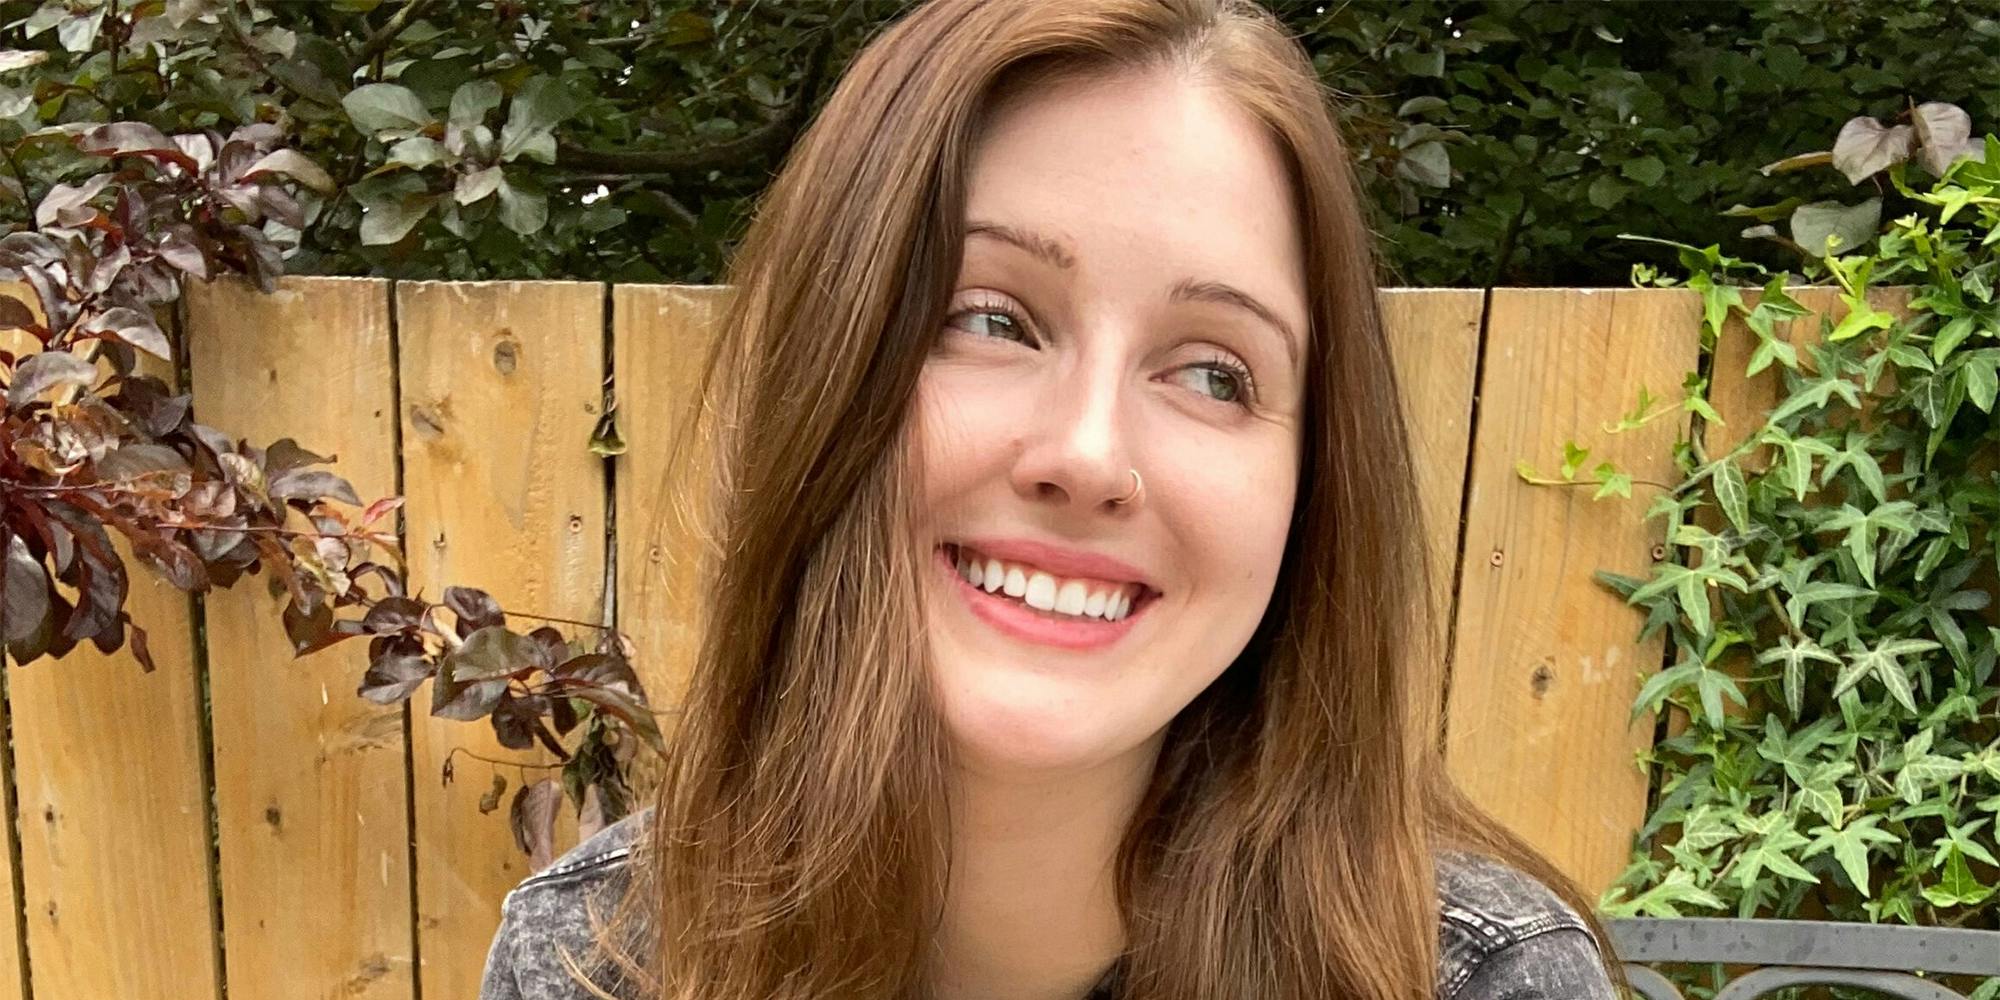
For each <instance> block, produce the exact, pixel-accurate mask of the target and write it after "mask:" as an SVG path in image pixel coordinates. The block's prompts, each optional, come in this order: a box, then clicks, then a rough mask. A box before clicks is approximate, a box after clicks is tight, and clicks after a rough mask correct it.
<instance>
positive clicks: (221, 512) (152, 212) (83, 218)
mask: <svg viewBox="0 0 2000 1000" xmlns="http://www.w3.org/2000/svg"><path fill="white" fill-rule="evenodd" d="M281 137H282V136H281V133H280V131H279V129H278V128H277V127H276V126H273V125H268V124H258V125H246V126H244V127H242V128H239V129H237V130H236V131H235V132H234V133H232V134H230V135H228V136H226V137H225V136H223V135H222V134H220V133H217V132H212V131H211V132H191V133H184V134H179V135H174V136H168V135H166V134H164V133H162V132H160V131H159V130H158V129H155V128H153V127H152V126H150V125H144V124H140V123H136V122H116V123H111V124H106V125H98V126H81V127H67V128H63V129H59V130H55V131H52V132H50V133H49V134H47V135H45V136H43V137H41V139H42V141H44V142H45V143H47V144H50V145H61V146H63V147H65V148H66V149H67V150H68V151H69V153H70V155H72V156H75V157H78V158H79V162H82V163H85V164H87V165H92V166H95V167H96V170H95V172H92V173H90V174H88V176H87V177H85V178H83V179H81V180H80V181H79V182H78V183H75V184H67V183H59V184H56V185H55V186H54V187H53V188H52V189H51V190H50V191H49V192H48V193H47V195H46V196H44V197H43V198H42V199H41V201H40V202H39V203H38V204H37V205H36V206H35V211H34V215H33V218H32V220H31V224H30V226H29V227H28V228H23V229H19V230H16V231H13V232H9V233H7V234H6V235H5V236H4V237H0V277H4V278H7V279H14V280H20V281H24V282H26V283H27V285H28V286H29V287H30V288H31V289H32V290H33V292H34V297H35V299H36V302H37V304H38V305H39V307H40V310H39V313H37V311H36V310H34V309H31V308H30V307H29V306H28V305H27V304H25V303H23V302H22V301H21V300H20V299H16V298H12V297H0V331H5V332H10V333H13V334H14V336H15V337H16V338H18V341H17V342H16V343H15V344H13V345H12V346H13V347H14V348H15V349H14V350H0V366H4V370H3V371H0V388H4V390H5V411H4V420H0V549H4V551H5V553H6V569H5V573H4V575H0V609H4V614H0V621H4V626H5V627H4V629H0V633H4V636H0V638H4V641H5V643H6V649H7V653H8V654H9V658H10V660H11V661H12V662H15V663H19V664H24V665H30V666H28V667H27V668H28V669H33V667H32V666H31V665H32V663H33V662H34V661H36V660H40V659H43V658H45V657H48V658H55V657H61V656H62V655H63V654H64V653H66V652H68V651H69V650H70V649H72V648H74V647H75V645H76V644H77V643H79V642H84V641H89V642H92V643H94V644H95V645H96V646H97V647H98V648H99V649H100V650H102V651H104V652H106V653H110V652H114V651H116V650H118V649H121V648H124V647H125V644H126V641H127V636H128V630H129V638H130V649H131V651H132V653H133V655H134V656H135V657H136V658H137V660H138V661H139V663H140V664H141V665H142V666H143V667H144V668H145V669H147V670H151V669H153V663H152V658H151V656H150V655H149V653H148V651H147V645H146V633H145V630H144V629H143V628H142V627H141V626H140V625H138V624H137V623H134V622H133V621H132V620H131V617H130V616H129V615H128V614H127V613H126V612H125V609H124V604H125V598H126V594H127V591H128V589H129V582H130V581H129V576H128V574H127V572H126V567H125V562H124V558H123V557H122V556H121V554H120V553H119V551H118V550H117V549H116V548H114V547H113V545H112V542H111V538H112V536H111V534H110V533H111V532H114V531H115V532H117V533H118V534H119V535H120V536H122V537H123V538H124V539H125V540H126V542H127V543H128V544H129V546H130V549H131V552H132V553H133V555H134V556H135V557H136V558H138V559H139V560H140V561H141V562H143V563H145V564H146V565H147V566H148V567H150V568H151V569H152V570H153V571H155V572H157V573H158V574H160V575H161V576H162V577H164V578H165V579H166V580H167V581H168V582H170V583H172V584H173V585H174V586H176V587H178V588H180V589H182V590H187V591H202V590H207V589H208V588H209V587H211V586H229V585H231V584H232V583H235V582H236V581H238V580H239V579H240V578H241V577H243V576H245V575H252V574H258V573H260V572H268V576H267V580H268V581H269V583H270V585H271V587H272V590H273V593H274V594H275V593H279V592H284V593H287V594H288V596H289V600H288V603H287V604H286V606H285V610H284V612H283V619H284V627H285V631H286V632H287V634H288V635H289V636H290V637H291V640H292V644H293V648H294V650H295V652H296V653H297V654H298V655H301V656H303V655H305V654H307V653H310V652H314V651H316V650H320V649H324V648H326V647H328V646H331V645H334V644H335V643H338V642H341V641H344V640H347V639H351V638H358V637H364V636H365V637H368V639H369V657H368V659H369V666H368V669H367V673H366V674H365V676H363V677H362V678H361V679H360V683H359V686H358V693H359V694H360V695H361V696H363V697H365V698H368V699H370V700H372V701H375V702H378V703H380V704H385V705H393V704H399V703H401V702H403V701H405V700H406V699H408V698H410V697H411V696H412V695H413V694H414V693H415V692H416V691H417V690H418V689H419V688H421V687H422V686H423V685H424V684H425V683H426V682H432V691H431V713H432V714H433V715H438V716H442V717H444V718H450V719H458V720H462V721H478V720H482V719H483V720H486V721H488V722H489V723H490V724H491V725H492V727H493V731H494V734H495V736H496V737H497V738H498V740H499V741H500V743H501V745H503V746H505V747H508V748H510V749H515V750H526V749H529V748H531V747H533V746H535V745H536V744H540V745H541V746H543V747H545V748H546V749H547V750H548V751H549V752H550V753H552V754H554V755H555V756H556V757H557V759H559V760H561V761H563V762H564V768H563V773H562V781H561V784H558V782H557V781H556V780H555V779H550V780H548V781H544V782H540V783H537V784H535V785H530V786H526V787H523V788H522V789H520V790H519V791H518V792H517V794H516V796H515V799H514V808H513V810H511V815H512V816H513V818H514V823H515V827H516V831H517V833H518V835H519V837H520V840H521V843H522V845H523V847H524V849H528V848H531V847H540V848H541V850H540V852H539V853H542V854H546V852H547V846H548V842H549V838H550V836H551V833H552V825H553V822H554V818H555V813H554V803H555V800H558V799H560V797H561V792H560V791H559V790H558V789H566V790H567V791H568V792H569V793H570V797H571V799H572V800H573V802H574V803H575V804H576V807H577V808H578V809H579V810H580V811H581V810H583V809H584V807H585V804H586V800H589V801H591V802H593V803H594V804H595V805H594V808H595V809H596V810H597V815H598V816H599V817H600V818H601V819H603V820H610V819H616V818H617V817H618V816H619V815H620V814H622V813H623V812H624V811H625V810H626V808H627V806H628V803H629V800H630V799H631V794H630V791H629V789H627V787H626V782H625V777H624V775H625V772H626V766H625V765H626V763H627V762H628V761H629V760H630V758H631V755H632V752H633V751H634V750H635V749H636V748H637V746H639V745H640V742H639V741H637V740H633V741H625V740H622V739H621V734H634V735H637V736H640V737H642V738H643V739H644V745H647V746H651V747H653V748H654V749H659V748H660V744H661V739H660V733H659V730H658V727H657V726H656V724H655V722H654V720H653V718H652V716H651V714H650V713H649V711H648V710H647V708H646V704H645V699H644V694H643V692H642V691H641V688H640V684H639V679H638V677H637V675H636V674H635V673H634V671H633V670H632V667H631V666H630V664H629V663H628V662H627V660H626V655H627V654H626V644H625V642H624V640H623V639H622V637H619V636H617V635H615V634H613V633H610V632H608V631H607V632H601V633H599V634H598V636H597V637H596V640H597V641H596V642H595V643H594V644H589V645H585V646H582V647H577V648H573V647H572V644H571V642H570V641H569V640H568V639H566V638H565V637H564V636H563V635H562V633H561V632H559V631H558V630H556V629H554V628H552V627H548V626H543V627H540V628H537V629H535V630H533V631H531V632H527V633H525V634H523V633H520V632H516V631H513V630H511V629H509V628H508V627H507V623H506V614H505V612H503V611H502V609H501V608H500V606H499V605H498V604H497V603H496V602H495V601H494V600H493V598H492V597H491V596H489V595H488V594H486V593H485V592H484V591H481V590H477V589H473V588H468V587H447V588H446V589H445V590H444V595H443V600H442V602H433V601H428V600H424V599H422V598H421V597H420V596H417V595H412V594H410V593H408V591H407V588H406V587H405V570H404V567H403V564H402V555H401V546H400V545H399V543H398V531H397V530H396V529H397V526H396V523H395V517H394V514H395V512H396V510H397V509H398V508H399V507H401V506H402V500H401V498H395V497H391V498H385V499H382V500H377V501H375V502H373V503H369V504H366V505H365V506H364V505H363V503H362V501H361V498H360V497H358V496H357V495H355V492H354V487H353V486H352V485H350V484H349V483H348V482H347V481H346V480H345V479H342V478H341V477H340V476H338V475H336V474H335V473H334V472H332V471H330V470H329V469H326V468H322V466H324V465H326V464H327V463H328V462H329V461H331V459H329V458H327V457H323V456H320V455H316V454H314V453H312V452H311V451H309V450H307V449H305V448H303V447H301V446H300V445H299V444H298V443H297V442H296V441H294V440H293V439H291V438H284V439H281V440H279V441H277V442H276V443H274V444H272V445H270V446H269V447H263V448H260V447H256V446H253V445H250V444H249V443H247V442H244V441H238V440H234V439H232V438H231V437H230V435H228V434H227V433H225V432H223V431H222V430H219V429H217V428H214V427H210V426H208V425H205V424H202V423H198V422H196V421H195V420H194V419H193V417H192V407H191V402H192V400H191V397H190V396H189V395H187V394H175V393H174V391H173V390H172V388H171V387H170V386H169V384H168V383H167V382H166V381H164V380H162V379H161V378H158V377H155V376H152V375H148V374H144V373H142V371H141V370H140V368H139V359H140V355H141V354H145V355H151V356H153V357H155V358H157V359H158V361H159V362H161V367H164V368H167V370H171V368H170V367H168V366H170V365H171V364H172V362H173V361H174V358H175V354H176V350H175V340H176V339H177V337H176V335H177V334H178V331H177V330H172V332H171V333H170V329H171V327H168V328H163V327H162V325H161V324H160V322H159V321H158V319H157V316H158V310H160V309H161V307H164V306H168V305H170V304H172V303H174V302H177V301H178V300H179V299H180V297H181V291H182V288H183V282H184V281H186V280H187V279H188V278H196V279H207V278H212V277H216V276H220V275H225V274H237V273H241V274H247V275H249V276H250V278H251V279H252V280H253V281H255V282H256V283H257V284H258V285H259V286H260V287H261V288H263V290H265V291H267V292H268V291H270V290H271V289H272V288H273V287H274V285H275V282H276V281H277V278H278V276H279V274H280V273H281V272H282V270H283V266H284V260H283V258H284V255H285V252H286V251H287V250H288V249H290V247H289V246H288V245H287V241H286V240H285V238H284V237H285V235H286V234H290V235H292V236H296V234H297V233H298V231H299V229H300V227H301V224H302V219H301V210H300V207H299V201H298V198H297V197H296V196H295V194H294V192H293V190H291V189H290V188H288V187H286V186H285V184H284V183H281V182H282V181H292V182H296V183H297V184H299V185H300V186H301V189H302V190H319V191H323V192H324V191H330V190H332V188H333V182H332V179H331V178H329V177H328V176H327V175H326V173H325V171H323V170H322V169H321V168H320V167H319V166H318V165H316V164H314V163H313V162H312V161H311V160H310V159H308V158H307V157H305V156H304V155H302V154H300V153H299V152H298V151H297V150H295V149H289V148H284V147H282V146H280V145H279V140H280V139H281ZM303 430H305V431H308V432H309V431H310V428H306V429H303ZM578 446H579V447H582V446H583V443H582V442H579V443H578ZM343 505H344V506H345V507H347V508H348V509H349V510H352V509H353V508H360V509H359V510H358V511H356V512H353V513H349V512H344V511H343V509H342V506H343ZM58 582H60V583H62V584H65V585H66V586H58V585H57V584H58ZM364 584H369V586H364ZM70 594H74V595H75V596H74V600H72V599H71V597H70V596H68V595H70ZM621 744H623V745H624V746H625V749H624V750H623V751H622V752H620V751H618V750H617V749H615V748H616V747H618V746H619V745H621ZM447 767H449V758H448V759H447ZM449 778H450V775H449V772H447V774H446V779H447V780H449ZM493 798H495V799H497V798H498V793H497V792H496V793H495V794H494V796H493ZM531 803H538V804H537V805H536V806H535V808H533V809H530V808H528V807H529V805H530V804H531Z"/></svg>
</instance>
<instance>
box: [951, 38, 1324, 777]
mask: <svg viewBox="0 0 2000 1000" xmlns="http://www.w3.org/2000/svg"><path fill="white" fill-rule="evenodd" d="M966 226H967V232H968V236H967V238H966V241H965V245H964V256H963V258H962V266H961V268H960V273H959V278H958V284H957V288H956V291H955V293H954V297H953V300H952V303H951V306H950V310H949V313H950V316H949V318H948V319H947V320H946V329H945V330H944V331H942V333H941V334H940V338H939V340H938V342H937V347H936V349H935V351H934V353H933V354H932V355H931V357H930V358H928V359H927V361H926V363H925V367H924V371H923V374H922V377H921V379H920V381H919V386H918V390H917V405H918V414H919V419H920V420H921V424H920V426H919V435H918V438H917V440H919V441H920V442H921V445H920V447H921V449H922V455H921V460H922V462H923V465H924V469H925V479H926V490H925V496H924V498H923V500H924V505H923V512H924V515H925V517H926V519H927V521H928V523H927V524H926V525H925V529H924V530H925V531H926V534H927V540H928V541H930V542H932V543H933V553H932V555H933V558H932V562H931V566H930V573H929V574H928V577H927V580H926V592H925V598H926V601H927V603H928V606H929V615H930V622H931V627H930V633H929V634H930V643H931V653H932V662H933V663H934V664H935V670H936V676H935V681H936V684H937V689H938V692H939V696H940V698H941V701H942V709H943V713H944V716H945V718H946V721H947V723H948V725H949V729H950V733H951V736H952V737H953V739H954V741H955V743H956V744H957V745H958V748H959V750H960V753H961V755H962V757H963V759H964V760H965V761H966V762H967V763H968V765H969V766H972V767H976V768H980V769H982V770H987V771H994V772H1016V773H1018V772H1022V771H1036V770H1042V771H1046V770H1051V769H1075V768H1081V767H1087V766H1090V765H1093V764H1097V763H1102V762H1106V761H1108V760H1111V759H1113V758H1116V757H1118V756H1120V755H1122V754H1125V753H1128V752H1130V751H1132V750H1133V749H1134V748H1136V747H1139V746H1141V745H1143V744H1145V743H1147V741H1149V740H1150V739H1152V738H1153V737H1155V736H1156V735H1158V734H1159V733H1160V731H1161V730H1162V729H1163V728H1164V727H1165V726H1166V724H1167V723H1168V722H1169V721H1170V720H1171V719H1172V718H1173V716H1174V715H1175V714H1176V713H1177V712H1179V711H1180V710H1181V709H1182V708H1183V707H1185V706H1186V705H1187V704H1188V702H1189V701H1191V700H1192V699H1193V698H1194V697H1195V696H1196V695H1197V694H1199V693H1200V692H1201V691H1202V689H1203V688H1206V687H1207V686H1208V685H1209V683H1210V682H1211V681H1213V680H1214V679H1215V678H1216V677H1217V675H1219V674H1220V673H1221V672H1222V671H1223V669H1224V668H1226V667H1227V666H1228V665H1229V663H1230V662H1231V661H1232V660H1233V659H1234V658H1235V657H1236V656H1237V654H1238V653H1240V652H1241V651H1242V649H1243V647H1244V645H1245V644H1246V643H1247V642H1248V641H1249V639H1250V636H1251V633H1252V632H1253V631H1254V630H1255V628H1256V626H1257V623H1258V620H1259V619H1260V618H1261V617H1262V616H1263V614H1264V610H1265V608H1266V606H1267V605H1268V604H1269V602H1270V599H1271V593H1272V589H1273V586H1274V584H1275V581H1276V578H1277V573H1278V564H1279V560H1280V557H1281V555H1282V554H1283V551H1284V546H1285V538H1286V532H1287V525H1288V523H1289V519H1290V517H1291V513H1292V500H1293V494H1294V492H1295V486H1296V483H1297V478H1298V466H1299V448H1300V420H1301V415H1302V412H1303V406H1302V398H1301V397H1302V394H1303V392H1304V386H1305V382H1304V377H1303V376H1304V372H1303V365H1304V359H1305V358H1306V356H1307V345H1306V342H1305V336H1306V334H1307V304H1306V291H1305V278H1304V266H1303V258H1302V253H1301V248H1300V234H1299V228H1298V222H1297V220H1296V219H1295V217H1294V213H1293V210H1292V206H1291V192H1290V187H1289V183H1288V181H1287V179H1286V176H1285V171H1284V167H1283V164H1282V161H1281V159H1280V158H1279V154H1278V151H1277V148H1276V146H1275V145H1274V144H1273V142H1272V141H1271V140H1270V138H1269V137H1268V136H1267V135H1266V134H1265V133H1264V131H1263V130H1262V128H1261V127H1260V126H1259V125H1258V124H1257V123H1256V122H1255V120H1254V119H1252V118H1251V117H1250V116H1248V115H1247V114H1246V113H1244V112H1242V111H1240V110H1238V109H1236V108H1235V107H1233V106H1231V105H1230V104H1228V103H1227V102H1226V100H1224V99H1222V98H1220V97H1219V96H1218V95H1217V94H1215V93H1214V92H1212V91H1210V90H1207V89H1205V88H1203V87H1201V86H1199V85H1195V84H1190V83H1187V82H1185V81H1183V80H1182V79H1180V78H1179V77H1178V76H1176V75H1173V74H1171V73H1168V72H1166V71H1159V72H1147V73H1144V74H1136V73H1125V74H1121V75H1118V76H1116V77H1109V78H1103V79H1096V80H1092V81H1089V82H1076V81H1071V82H1066V83H1061V84H1056V85H1052V86H1049V87H1046V88H1043V89H1041V90H1040V91H1038V92H1036V93H1032V94H1025V95H1022V96H1021V97H1020V98H1018V99H1017V100H1015V101H1014V102H1012V103H1011V104H1009V105H1008V106H1006V107H1004V108H1002V109H1000V111H999V112H998V114H997V115H996V116H995V117H994V118H993V119H992V121H991V126H990V128H989V130H988V132H987V133H986V134H985V136H984V137H983V139H982V141H981V144H980V145H979V147H978V148H977V151H976V154H975V157H974V160H973V165H972V175H971V178H970V188H969V191H968V198H967V205H966ZM1134 469H1136V470H1137V471H1138V475H1139V477H1140V479H1141V480H1143V491H1142V492H1140V493H1139V494H1138V495H1137V496H1136V497H1133V498H1132V499H1130V500H1128V501H1127V502H1125V503H1122V504H1121V503H1116V502H1114V501H1117V500H1119V499H1120V498H1124V497H1127V496H1129V495H1130V494H1131V493H1132V491H1133V488H1134V477H1133V475H1132V473H1131V472H1130V471H1128V470H1134ZM961 564H963V566H964V568H963V569H962V568H961ZM975 564H976V565H977V566H978V567H979V569H978V571H977V572H976V574H975V573H973V572H972V571H971V569H970V567H971V566H972V565H975ZM968 575H976V576H977V577H978V578H979V583H978V584H977V585H974V584H973V583H972V582H971V581H970V580H968V579H967V576H968ZM1128 604H1129V611H1128V610H1127V605H1128ZM1078 605H1081V607H1080V608H1079V607H1078ZM1045 609H1046V610H1045ZM1121 612H1124V616H1123V617H1122V618H1121V617H1119V615H1120V614H1121Z"/></svg>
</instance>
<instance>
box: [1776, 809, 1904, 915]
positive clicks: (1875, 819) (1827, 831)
mask: <svg viewBox="0 0 2000 1000" xmlns="http://www.w3.org/2000/svg"><path fill="white" fill-rule="evenodd" d="M1881 821H1882V817H1880V816H1872V815H1871V816H1862V817H1860V818H1858V819H1856V820H1855V821H1854V822H1852V823H1849V824H1848V825H1847V826H1846V827H1845V828H1840V829H1836V828H1834V827H1831V826H1818V827H1814V828H1813V829H1812V832H1813V833H1814V834H1816V836H1815V837H1814V838H1813V842H1812V843H1811V844H1810V845H1808V846H1807V847H1806V849H1805V852H1804V853H1803V854H1801V855H1800V857H1804V858H1811V857H1813V856H1815V855H1818V854H1820V853H1822V852H1825V851H1828V850H1831V851H1832V852H1833V859H1834V860H1835V861H1837V862H1839V864H1840V870H1841V871H1843V872H1845V873H1846V874H1847V881H1848V882H1849V883H1851V884H1853V886H1854V888H1855V890H1856V891H1857V892H1859V893H1861V898H1863V899H1868V898H1870V896H1869V891H1868V853H1869V851H1870V850H1871V848H1870V847H1869V845H1870V844H1896V843H1900V841H1899V840H1898V839H1897V838H1896V836H1895V835H1894V834H1891V833H1889V832H1888V831H1885V830H1878V829H1876V827H1875V825H1876V824H1877V823H1879V822H1881Z"/></svg>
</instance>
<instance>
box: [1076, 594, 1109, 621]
mask: <svg viewBox="0 0 2000 1000" xmlns="http://www.w3.org/2000/svg"><path fill="white" fill-rule="evenodd" d="M1110 600H1111V594H1110V593H1109V592H1107V591H1102V590H1096V591H1092V592H1091V594H1090V596H1089V597H1086V598H1084V599H1083V613H1084V614H1086V615H1089V616H1090V617H1092V618H1102V617H1104V605H1105V603H1106V602H1108V601H1110Z"/></svg>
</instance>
